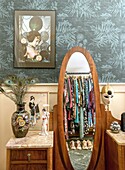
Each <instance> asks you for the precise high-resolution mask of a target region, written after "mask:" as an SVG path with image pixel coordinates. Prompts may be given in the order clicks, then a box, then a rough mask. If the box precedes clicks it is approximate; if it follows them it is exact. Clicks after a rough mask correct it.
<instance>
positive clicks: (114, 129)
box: [110, 121, 121, 133]
mask: <svg viewBox="0 0 125 170" xmlns="http://www.w3.org/2000/svg"><path fill="white" fill-rule="evenodd" d="M120 129H121V127H120V125H119V124H118V122H117V121H113V122H112V123H111V125H110V130H111V131H112V132H113V133H119V132H120Z"/></svg>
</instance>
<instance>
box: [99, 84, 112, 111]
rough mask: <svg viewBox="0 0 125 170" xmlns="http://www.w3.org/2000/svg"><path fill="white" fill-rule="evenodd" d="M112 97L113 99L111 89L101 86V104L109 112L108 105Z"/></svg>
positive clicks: (108, 86)
mask: <svg viewBox="0 0 125 170" xmlns="http://www.w3.org/2000/svg"><path fill="white" fill-rule="evenodd" d="M113 97H114V90H113V88H112V87H111V86H110V85H109V84H107V85H105V86H103V87H102V91H101V98H102V102H103V104H104V105H105V109H106V110H109V105H110V102H111V99H112V98H113Z"/></svg>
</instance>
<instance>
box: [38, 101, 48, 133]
mask: <svg viewBox="0 0 125 170" xmlns="http://www.w3.org/2000/svg"><path fill="white" fill-rule="evenodd" d="M47 106H49V105H48V104H46V105H44V108H43V109H42V112H43V115H42V127H41V132H40V133H39V134H40V135H42V136H46V135H48V130H49V128H48V126H49V116H50V113H49V112H48V111H47V110H46V109H45V107H47Z"/></svg>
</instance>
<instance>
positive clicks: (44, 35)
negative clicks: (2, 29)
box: [14, 10, 55, 68]
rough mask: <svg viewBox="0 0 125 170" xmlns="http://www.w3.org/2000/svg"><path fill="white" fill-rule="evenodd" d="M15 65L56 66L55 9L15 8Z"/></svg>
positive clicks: (24, 66) (32, 66) (30, 66)
mask: <svg viewBox="0 0 125 170" xmlns="http://www.w3.org/2000/svg"><path fill="white" fill-rule="evenodd" d="M14 39H15V42H14V67H20V68H55V11H22V10H21V11H20V10H15V36H14Z"/></svg>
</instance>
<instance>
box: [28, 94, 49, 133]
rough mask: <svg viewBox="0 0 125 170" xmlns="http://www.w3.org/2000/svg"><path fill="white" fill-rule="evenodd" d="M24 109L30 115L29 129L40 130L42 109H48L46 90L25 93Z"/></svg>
mask: <svg viewBox="0 0 125 170" xmlns="http://www.w3.org/2000/svg"><path fill="white" fill-rule="evenodd" d="M25 102H26V106H25V109H26V111H28V113H29V117H30V130H35V131H40V130H41V126H42V115H43V111H42V110H43V109H44V108H45V109H46V110H47V111H49V105H48V106H47V104H48V103H49V94H48V92H27V94H26V95H25Z"/></svg>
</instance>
